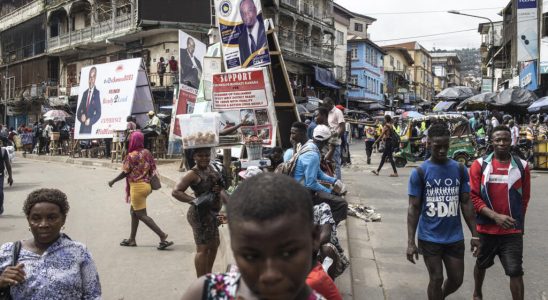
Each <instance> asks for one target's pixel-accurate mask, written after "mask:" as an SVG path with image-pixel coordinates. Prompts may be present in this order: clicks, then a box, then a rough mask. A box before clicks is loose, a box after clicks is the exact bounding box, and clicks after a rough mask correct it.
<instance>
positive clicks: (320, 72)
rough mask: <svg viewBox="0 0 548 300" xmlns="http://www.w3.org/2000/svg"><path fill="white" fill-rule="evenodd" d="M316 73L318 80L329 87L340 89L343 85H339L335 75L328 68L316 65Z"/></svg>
mask: <svg viewBox="0 0 548 300" xmlns="http://www.w3.org/2000/svg"><path fill="white" fill-rule="evenodd" d="M314 73H315V75H316V81H317V82H318V83H319V84H321V85H323V86H325V87H328V88H332V89H340V88H341V87H340V86H338V85H337V82H336V81H335V75H334V74H333V72H331V71H330V70H328V69H324V68H320V67H316V66H315V67H314Z"/></svg>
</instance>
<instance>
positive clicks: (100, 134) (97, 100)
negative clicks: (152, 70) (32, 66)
mask: <svg viewBox="0 0 548 300" xmlns="http://www.w3.org/2000/svg"><path fill="white" fill-rule="evenodd" d="M140 68H141V58H135V59H128V60H123V61H116V62H112V63H106V64H100V65H93V66H87V67H84V68H82V71H81V72H80V82H81V88H80V91H79V94H78V106H77V108H76V122H75V128H74V134H75V138H76V139H101V138H112V135H113V133H114V131H115V130H125V129H126V126H127V125H126V117H127V116H129V115H131V113H132V108H133V103H134V101H133V100H134V97H135V89H136V85H137V78H138V77H139V74H140V72H139V71H140ZM86 85H87V88H84V87H85V86H86ZM150 101H152V99H150ZM151 103H152V102H151ZM151 106H152V105H151Z"/></svg>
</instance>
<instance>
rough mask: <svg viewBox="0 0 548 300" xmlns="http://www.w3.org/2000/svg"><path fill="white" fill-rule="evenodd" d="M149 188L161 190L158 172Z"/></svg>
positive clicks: (151, 180) (154, 174)
mask: <svg viewBox="0 0 548 300" xmlns="http://www.w3.org/2000/svg"><path fill="white" fill-rule="evenodd" d="M150 187H151V188H152V190H153V191H156V190H159V189H161V188H162V183H161V182H160V177H159V176H158V172H156V171H154V173H153V174H152V176H151V177H150ZM0 300H1V299H0Z"/></svg>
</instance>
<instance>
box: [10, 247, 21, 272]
mask: <svg viewBox="0 0 548 300" xmlns="http://www.w3.org/2000/svg"><path fill="white" fill-rule="evenodd" d="M20 252H21V241H16V242H14V243H13V252H12V254H11V266H12V267H15V266H16V265H17V261H18V260H19V253H20Z"/></svg>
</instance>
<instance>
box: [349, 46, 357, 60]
mask: <svg viewBox="0 0 548 300" xmlns="http://www.w3.org/2000/svg"><path fill="white" fill-rule="evenodd" d="M350 57H351V58H352V59H353V60H356V59H358V48H352V50H350Z"/></svg>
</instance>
